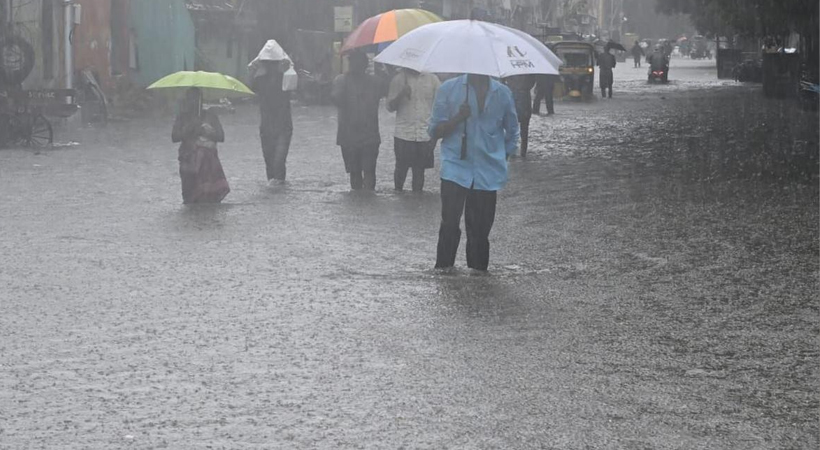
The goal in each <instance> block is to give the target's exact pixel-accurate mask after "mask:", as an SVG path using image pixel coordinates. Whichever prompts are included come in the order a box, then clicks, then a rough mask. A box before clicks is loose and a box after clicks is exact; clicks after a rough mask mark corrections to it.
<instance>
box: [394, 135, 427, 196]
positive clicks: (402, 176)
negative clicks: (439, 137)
mask: <svg viewBox="0 0 820 450" xmlns="http://www.w3.org/2000/svg"><path fill="white" fill-rule="evenodd" d="M435 145H436V143H435V141H424V142H419V141H405V140H404V139H399V138H393V148H394V152H395V154H396V169H395V170H394V171H393V182H394V187H395V189H396V190H397V191H401V190H403V189H404V182H405V181H406V180H407V172H408V170H410V169H413V191H415V192H419V191H421V190H422V189H424V170H425V169H427V168H431V167H433V150H434V149H435Z"/></svg>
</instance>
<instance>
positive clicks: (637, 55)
mask: <svg viewBox="0 0 820 450" xmlns="http://www.w3.org/2000/svg"><path fill="white" fill-rule="evenodd" d="M631 52H632V58H633V59H634V60H635V67H641V58H642V57H643V56H644V51H643V49H642V48H641V46H640V44H638V41H635V45H633V46H632V50H631Z"/></svg>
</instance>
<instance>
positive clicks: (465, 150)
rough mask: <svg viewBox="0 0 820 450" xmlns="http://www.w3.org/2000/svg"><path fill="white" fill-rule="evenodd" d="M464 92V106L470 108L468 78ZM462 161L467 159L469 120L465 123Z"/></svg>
mask: <svg viewBox="0 0 820 450" xmlns="http://www.w3.org/2000/svg"><path fill="white" fill-rule="evenodd" d="M465 85H466V86H467V87H466V89H465V90H464V93H465V95H464V104H465V105H467V106H470V78H469V77H467V83H465ZM461 159H467V120H465V121H464V134H462V135H461Z"/></svg>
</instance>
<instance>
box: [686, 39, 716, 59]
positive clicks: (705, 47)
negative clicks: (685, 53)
mask: <svg viewBox="0 0 820 450" xmlns="http://www.w3.org/2000/svg"><path fill="white" fill-rule="evenodd" d="M691 45H692V49H691V51H690V53H689V57H690V58H692V59H707V58H708V59H712V52H711V51H710V50H709V43H708V41H707V40H706V38H705V37H703V36H701V35H697V36H694V37H692V44H691Z"/></svg>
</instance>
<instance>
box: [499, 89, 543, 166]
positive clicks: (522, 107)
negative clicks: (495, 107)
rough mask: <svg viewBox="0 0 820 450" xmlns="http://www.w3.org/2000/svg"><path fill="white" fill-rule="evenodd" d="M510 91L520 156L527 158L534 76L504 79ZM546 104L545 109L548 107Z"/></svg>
mask: <svg viewBox="0 0 820 450" xmlns="http://www.w3.org/2000/svg"><path fill="white" fill-rule="evenodd" d="M504 82H505V83H506V84H507V86H509V88H510V90H512V94H513V100H515V113H516V115H517V116H518V126H519V129H520V130H521V156H522V157H526V156H527V148H528V147H529V136H530V119H531V118H532V110H533V107H532V104H531V102H532V94H531V92H532V88H533V86H535V75H517V76H513V77H509V78H506V79H504ZM549 106H550V105H549V102H548V103H547V109H551V108H550V107H549Z"/></svg>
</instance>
